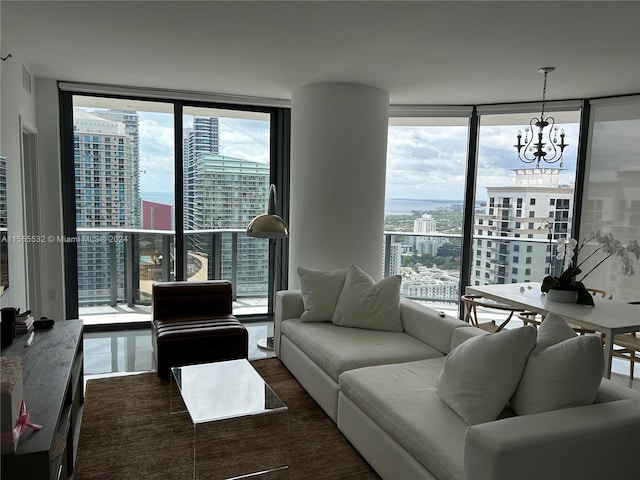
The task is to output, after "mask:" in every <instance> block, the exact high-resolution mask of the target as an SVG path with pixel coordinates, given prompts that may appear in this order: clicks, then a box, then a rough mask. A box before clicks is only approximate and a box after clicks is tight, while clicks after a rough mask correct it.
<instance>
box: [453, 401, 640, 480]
mask: <svg viewBox="0 0 640 480" xmlns="http://www.w3.org/2000/svg"><path fill="white" fill-rule="evenodd" d="M638 456H640V409H639V408H638V404H637V403H636V402H634V401H632V400H619V401H616V402H609V403H601V404H593V405H587V406H583V407H574V408H566V409H563V410H555V411H552V412H545V413H539V414H534V415H523V416H519V417H511V418H506V419H502V420H496V421H494V422H488V423H484V424H480V425H473V426H470V427H469V428H468V429H467V431H466V434H465V448H464V469H465V474H466V475H465V480H513V479H514V478H517V479H518V480H540V479H541V478H544V479H545V480H566V479H568V478H613V476H615V477H616V478H635V477H634V475H637V462H635V461H634V460H635V459H637V458H638Z"/></svg>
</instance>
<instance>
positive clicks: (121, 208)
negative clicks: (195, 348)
mask: <svg viewBox="0 0 640 480" xmlns="http://www.w3.org/2000/svg"><path fill="white" fill-rule="evenodd" d="M64 95H66V97H65V98H66V100H64V101H67V102H68V103H69V105H70V106H69V108H68V110H69V112H68V113H67V117H68V118H67V119H66V121H65V124H66V127H67V129H68V130H69V131H71V130H72V131H73V133H72V137H73V140H72V148H71V147H70V148H69V149H68V150H69V154H67V155H66V158H67V160H66V161H68V162H73V169H72V171H73V178H71V174H70V173H67V175H66V176H65V179H64V180H63V181H64V182H66V184H67V185H68V186H71V185H73V188H72V191H73V192H74V197H73V202H69V199H67V201H66V202H65V217H66V218H67V221H66V222H65V225H66V226H65V230H66V232H65V233H66V234H67V238H69V239H70V241H69V243H73V245H68V247H71V248H67V249H66V250H65V251H66V255H67V257H68V258H69V256H73V258H74V260H75V262H69V263H68V265H71V266H73V265H74V263H75V264H76V265H77V267H75V268H74V270H75V271H74V272H72V273H71V274H70V275H68V277H67V278H68V280H67V283H73V285H67V289H68V290H69V289H71V290H73V291H74V293H75V299H76V300H75V301H71V302H70V301H67V311H68V312H70V314H71V315H74V313H75V312H78V315H79V316H82V317H89V316H91V315H100V316H101V317H102V320H100V323H105V322H109V321H111V320H113V322H115V323H118V322H121V321H123V319H124V318H125V317H126V316H127V315H129V314H135V313H137V312H140V311H142V312H146V313H148V311H149V306H150V303H151V286H152V284H153V283H154V282H157V281H167V280H176V279H177V280H181V279H184V280H191V281H193V280H209V279H226V280H229V281H231V282H232V284H233V290H234V313H235V314H240V315H242V314H266V313H268V309H269V302H268V296H269V295H268V292H269V291H270V290H269V280H270V279H271V278H272V275H270V274H269V268H270V265H271V264H272V259H270V255H273V254H274V253H273V252H271V251H270V249H269V244H268V241H267V240H265V239H254V238H248V237H247V236H246V233H245V232H246V227H247V225H248V223H249V221H250V220H251V219H252V218H254V217H255V216H257V215H259V214H261V213H264V212H266V210H267V199H268V192H269V185H270V183H273V182H275V181H277V180H276V179H277V178H278V177H277V176H276V175H274V173H273V172H274V167H273V165H274V164H275V162H276V157H277V161H278V162H280V163H281V164H282V163H284V162H285V159H284V156H283V155H282V154H279V155H274V151H278V150H276V149H274V148H273V145H274V142H273V140H272V136H273V135H274V133H278V132H276V131H275V130H274V128H273V122H272V116H273V115H274V112H276V111H277V109H269V108H247V107H244V106H243V107H237V106H236V107H233V108H223V107H221V106H219V105H215V106H207V105H205V104H201V103H198V104H195V103H194V104H190V105H186V103H187V102H182V101H173V100H157V101H156V100H154V99H148V98H146V99H139V98H129V97H126V98H123V97H118V98H114V97H112V96H99V95H87V94H74V93H69V94H68V95H67V94H66V93H65V94H64ZM279 118H280V117H279ZM279 123H280V124H281V125H282V122H279ZM283 128H288V126H287V125H285V127H283ZM180 130H182V131H181V132H180ZM176 132H180V133H179V134H176ZM67 138H70V137H69V136H68V137H67ZM70 142H71V140H68V144H69V145H71V143H70ZM71 150H72V151H71ZM279 151H280V152H282V149H281V150H279ZM276 170H278V169H276ZM280 170H282V167H280ZM69 171H70V169H69V168H67V172H69ZM177 184H180V187H179V188H178V189H176V185H177ZM70 205H73V206H72V207H69V206H70ZM71 218H73V219H74V220H73V221H70V219H71ZM70 298H72V299H73V298H74V295H71V296H70ZM147 318H148V317H147Z"/></svg>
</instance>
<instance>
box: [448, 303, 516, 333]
mask: <svg viewBox="0 0 640 480" xmlns="http://www.w3.org/2000/svg"><path fill="white" fill-rule="evenodd" d="M460 300H462V302H463V303H464V306H465V315H464V321H465V322H467V323H470V324H471V325H473V326H474V327H478V328H480V329H482V330H484V331H486V332H489V333H497V332H499V331H500V330H502V329H503V328H504V327H505V326H506V325H507V324H508V323H509V322H510V321H511V318H512V317H513V314H514V313H516V312H524V310H523V309H518V308H514V307H512V306H511V305H504V304H502V303H497V302H493V301H492V300H488V299H485V298H484V297H482V296H480V295H462V296H461V297H460ZM478 308H480V309H481V310H484V309H486V310H496V311H499V312H501V313H502V314H503V315H504V314H506V315H507V317H506V319H505V320H503V321H502V322H501V323H500V324H496V321H495V320H491V321H490V322H480V321H479V319H478Z"/></svg>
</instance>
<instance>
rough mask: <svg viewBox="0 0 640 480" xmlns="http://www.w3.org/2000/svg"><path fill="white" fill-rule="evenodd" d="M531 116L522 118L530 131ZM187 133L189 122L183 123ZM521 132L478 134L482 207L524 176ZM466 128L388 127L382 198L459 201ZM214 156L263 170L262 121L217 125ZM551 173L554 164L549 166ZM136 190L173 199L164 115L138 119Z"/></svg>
mask: <svg viewBox="0 0 640 480" xmlns="http://www.w3.org/2000/svg"><path fill="white" fill-rule="evenodd" d="M530 116H531V115H523V123H528V120H529V117H530ZM185 126H188V125H187V120H186V119H185ZM522 128H523V127H522V126H521V125H516V126H514V125H509V126H494V125H491V126H483V127H481V133H480V145H479V155H480V156H479V165H478V174H477V190H476V191H477V193H476V199H477V200H486V187H487V186H499V185H510V184H512V183H513V179H514V173H513V169H516V168H529V167H531V166H533V165H528V164H524V163H522V162H520V161H518V159H517V153H516V149H515V148H514V147H513V145H514V143H515V142H516V134H517V131H518V130H519V129H522ZM562 128H564V129H565V131H566V142H567V143H569V144H570V145H569V147H568V148H567V149H566V150H565V155H564V157H565V165H564V168H565V171H563V172H562V174H561V177H560V178H561V180H560V182H561V183H562V184H569V183H571V182H573V181H574V177H575V163H576V162H575V159H576V152H577V148H576V147H577V138H578V125H577V123H573V124H565V125H562ZM467 135H468V129H467V127H466V126H446V127H435V126H415V127H411V126H391V127H389V139H388V152H387V172H388V173H387V182H386V196H387V198H411V199H443V200H445V199H446V200H458V201H461V200H462V199H463V196H464V189H465V179H466V155H467V153H466V149H467ZM220 154H221V155H226V156H230V157H236V158H241V159H244V160H253V161H256V162H262V163H268V161H269V125H268V122H265V121H260V120H248V119H238V118H220ZM549 166H551V167H557V166H558V164H554V165H549ZM140 169H141V175H140V186H141V192H142V196H143V198H145V199H148V200H155V201H161V200H162V201H166V198H167V194H170V193H171V192H173V121H172V117H171V115H170V114H162V113H148V112H140Z"/></svg>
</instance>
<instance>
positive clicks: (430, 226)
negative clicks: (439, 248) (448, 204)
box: [413, 213, 436, 233]
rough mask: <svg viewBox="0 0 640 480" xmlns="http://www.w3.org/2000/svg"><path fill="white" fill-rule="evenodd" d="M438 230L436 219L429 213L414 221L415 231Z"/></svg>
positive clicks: (427, 231)
mask: <svg viewBox="0 0 640 480" xmlns="http://www.w3.org/2000/svg"><path fill="white" fill-rule="evenodd" d="M435 231H436V220H435V218H433V217H432V216H431V215H429V214H428V213H423V214H422V216H421V217H420V218H416V219H415V220H414V221H413V233H431V232H435Z"/></svg>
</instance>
